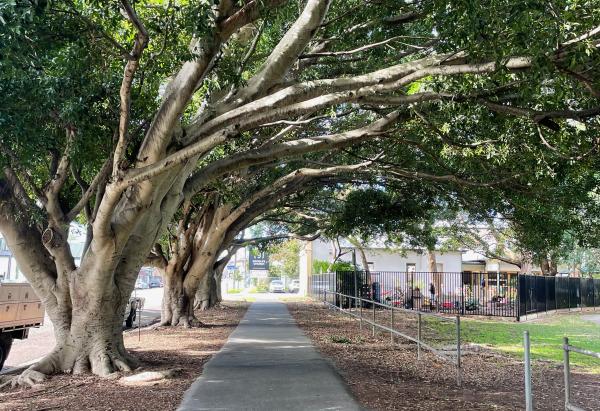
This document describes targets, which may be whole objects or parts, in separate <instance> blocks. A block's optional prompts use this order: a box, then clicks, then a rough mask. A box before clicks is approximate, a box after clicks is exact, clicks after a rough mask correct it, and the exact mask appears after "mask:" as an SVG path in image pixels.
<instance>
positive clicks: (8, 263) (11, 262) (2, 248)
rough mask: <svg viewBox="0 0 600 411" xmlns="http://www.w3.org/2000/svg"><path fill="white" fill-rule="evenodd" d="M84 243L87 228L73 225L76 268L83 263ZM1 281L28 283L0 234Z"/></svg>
mask: <svg viewBox="0 0 600 411" xmlns="http://www.w3.org/2000/svg"><path fill="white" fill-rule="evenodd" d="M84 242H85V228H83V231H82V227H80V226H77V225H72V226H71V229H70V230H69V246H70V247H71V253H72V254H73V258H74V259H75V265H76V266H79V263H80V262H81V256H82V254H83V247H84ZM0 281H2V282H11V283H22V282H26V281H27V279H26V278H25V276H24V275H23V273H22V272H21V270H19V267H18V266H17V260H16V259H15V257H14V256H13V254H12V252H11V251H10V250H9V248H8V245H7V244H6V240H5V239H4V237H2V234H0Z"/></svg>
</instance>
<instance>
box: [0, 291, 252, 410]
mask: <svg viewBox="0 0 600 411" xmlns="http://www.w3.org/2000/svg"><path fill="white" fill-rule="evenodd" d="M247 308H248V304H247V303H243V302H227V303H224V304H222V306H221V307H220V308H216V309H213V310H209V311H205V312H199V313H197V316H198V318H199V319H200V320H201V321H202V322H203V323H204V324H205V325H204V326H203V327H201V328H192V329H184V328H180V327H175V328H158V329H155V330H150V329H147V330H143V331H142V332H141V336H140V337H141V338H140V340H139V341H138V332H137V331H135V330H134V331H131V332H128V333H127V334H126V336H125V346H126V347H127V348H128V349H129V350H130V352H132V353H133V354H134V355H136V356H137V357H138V358H139V359H140V360H141V361H142V363H143V366H142V368H143V369H142V370H139V371H136V373H138V372H144V371H150V372H151V371H162V370H168V369H177V370H178V372H177V374H176V375H175V376H174V377H172V378H169V379H162V380H158V381H151V382H137V383H136V382H133V383H132V382H128V383H126V382H124V381H123V380H121V377H122V375H120V374H116V375H114V376H112V378H108V379H106V378H99V377H95V376H90V375H88V376H68V375H57V376H52V377H51V378H50V379H49V380H48V381H47V382H45V383H43V384H40V385H39V386H36V387H34V388H21V389H17V390H12V391H5V392H0V410H11V411H21V410H27V411H33V410H35V411H42V410H131V411H134V410H140V411H142V410H143V411H146V410H175V409H176V408H177V406H178V405H179V404H180V402H181V399H182V397H183V393H184V392H185V390H187V388H188V387H189V386H190V385H191V383H192V382H193V381H194V380H195V379H196V378H197V377H198V376H199V375H200V374H201V373H202V367H203V365H204V364H205V363H206V362H207V361H208V360H209V359H210V358H211V357H212V355H213V354H215V353H216V352H218V351H219V350H220V349H221V347H222V346H223V344H225V342H226V340H227V338H228V336H229V334H230V333H231V332H232V331H233V330H234V329H235V327H236V326H237V325H238V323H239V321H240V320H241V318H242V317H243V315H244V313H245V312H246V309H247Z"/></svg>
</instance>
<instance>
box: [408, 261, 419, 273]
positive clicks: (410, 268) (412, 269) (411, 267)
mask: <svg viewBox="0 0 600 411" xmlns="http://www.w3.org/2000/svg"><path fill="white" fill-rule="evenodd" d="M416 271H417V265H416V264H415V263H406V272H407V273H414V272H416Z"/></svg>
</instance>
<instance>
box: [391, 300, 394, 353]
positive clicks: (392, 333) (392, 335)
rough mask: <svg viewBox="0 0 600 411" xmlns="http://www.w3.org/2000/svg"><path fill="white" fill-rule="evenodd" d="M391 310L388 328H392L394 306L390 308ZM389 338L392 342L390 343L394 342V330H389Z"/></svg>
mask: <svg viewBox="0 0 600 411" xmlns="http://www.w3.org/2000/svg"><path fill="white" fill-rule="evenodd" d="M390 311H391V313H390V314H391V315H390V329H392V330H393V329H394V307H392V308H390ZM390 340H391V342H392V344H394V332H393V331H390Z"/></svg>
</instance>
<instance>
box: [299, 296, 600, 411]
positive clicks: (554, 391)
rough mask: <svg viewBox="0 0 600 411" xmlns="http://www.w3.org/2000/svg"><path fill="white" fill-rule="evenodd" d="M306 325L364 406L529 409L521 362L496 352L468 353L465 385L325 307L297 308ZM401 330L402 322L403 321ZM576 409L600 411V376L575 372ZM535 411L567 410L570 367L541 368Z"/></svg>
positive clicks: (429, 357) (401, 344) (445, 366)
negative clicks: (567, 371) (566, 379)
mask: <svg viewBox="0 0 600 411" xmlns="http://www.w3.org/2000/svg"><path fill="white" fill-rule="evenodd" d="M288 307H289V309H290V312H291V313H292V315H293V316H294V318H295V319H296V321H297V322H298V325H299V326H300V327H301V328H302V329H303V330H304V332H305V333H306V334H307V335H308V336H309V337H310V338H311V339H312V340H313V342H314V343H315V345H316V346H317V348H318V349H319V350H320V351H321V353H322V354H323V355H324V356H325V357H327V358H329V359H330V360H331V361H332V363H333V365H334V366H335V367H336V368H337V370H338V371H339V372H340V374H341V375H342V377H343V378H344V379H345V381H346V382H347V383H348V385H349V386H350V389H351V391H352V392H353V393H354V395H355V396H356V398H357V399H358V400H359V402H360V403H361V404H362V405H363V406H364V407H365V408H367V409H372V410H409V409H410V410H517V409H524V404H525V403H524V372H523V363H522V361H521V360H520V359H518V358H515V357H511V356H509V355H506V354H503V353H500V352H498V351H492V350H489V349H481V348H479V347H474V348H478V349H476V350H475V349H469V347H465V351H466V352H465V355H463V357H462V366H463V385H462V386H461V387H460V388H459V387H458V386H457V384H456V378H455V376H456V371H455V368H454V367H453V365H451V364H449V363H447V362H444V361H443V360H441V359H440V358H438V357H436V356H435V355H433V354H431V353H429V352H427V351H423V355H422V357H421V360H417V349H416V345H415V344H414V343H410V342H409V341H407V340H404V341H402V340H401V339H396V343H395V344H394V345H392V344H391V341H390V335H389V333H384V332H377V333H376V335H375V337H373V336H372V335H371V327H369V326H364V327H363V330H362V332H361V331H360V329H359V321H358V320H356V319H354V318H352V317H349V316H347V315H344V314H342V313H339V312H336V311H333V310H331V309H328V308H326V307H325V306H324V305H323V304H321V303H289V304H288ZM396 320H397V321H398V322H399V323H401V322H402V318H401V317H398V318H397V319H396ZM572 380H573V382H574V383H573V387H572V393H573V398H574V402H575V403H576V404H577V405H579V406H581V407H582V408H584V409H586V410H600V375H598V374H589V373H585V372H583V371H582V370H578V369H577V368H574V369H572ZM533 387H534V406H535V409H537V410H564V383H563V368H562V364H560V363H557V362H550V361H534V363H533Z"/></svg>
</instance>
